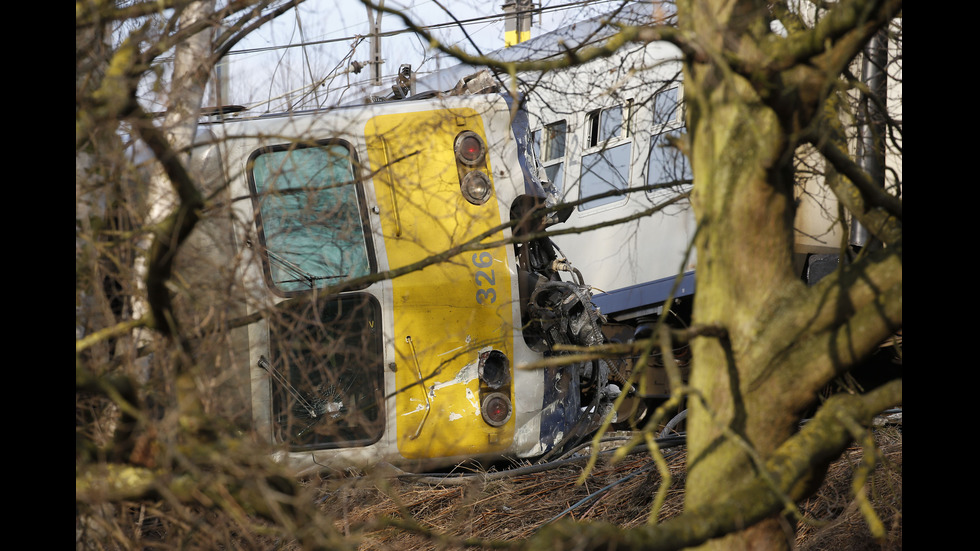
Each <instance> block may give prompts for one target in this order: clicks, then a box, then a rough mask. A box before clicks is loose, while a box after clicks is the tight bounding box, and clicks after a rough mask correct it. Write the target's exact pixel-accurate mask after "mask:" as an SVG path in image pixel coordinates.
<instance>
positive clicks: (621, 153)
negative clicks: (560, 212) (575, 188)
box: [578, 102, 632, 211]
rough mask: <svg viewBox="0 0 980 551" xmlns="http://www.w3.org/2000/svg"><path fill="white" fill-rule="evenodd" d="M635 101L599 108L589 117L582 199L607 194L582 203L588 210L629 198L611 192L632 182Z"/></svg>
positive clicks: (621, 188)
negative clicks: (631, 121)
mask: <svg viewBox="0 0 980 551" xmlns="http://www.w3.org/2000/svg"><path fill="white" fill-rule="evenodd" d="M631 107H632V102H627V103H626V105H625V106H624V105H617V106H614V107H610V108H607V109H601V110H596V111H593V112H591V113H589V114H588V115H587V116H586V132H587V135H586V145H587V147H588V149H586V153H585V154H584V155H583V156H582V177H581V183H580V186H579V198H580V199H587V198H588V197H592V196H597V195H604V194H609V195H605V196H603V197H599V198H597V199H594V200H592V201H588V202H585V203H582V204H581V205H579V207H578V208H579V210H580V211H584V210H588V209H592V208H595V207H599V206H602V205H607V204H611V203H617V202H621V201H625V200H626V197H625V195H618V194H610V192H612V191H616V190H624V189H626V188H628V187H629V181H630V152H631V146H632V140H631V139H630V138H631V132H630V124H629V122H630V113H631Z"/></svg>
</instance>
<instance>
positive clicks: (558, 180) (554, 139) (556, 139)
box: [534, 121, 568, 195]
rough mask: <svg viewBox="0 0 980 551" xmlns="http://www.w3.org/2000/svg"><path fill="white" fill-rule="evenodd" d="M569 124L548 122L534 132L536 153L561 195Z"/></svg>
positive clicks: (549, 179) (549, 178)
mask: <svg viewBox="0 0 980 551" xmlns="http://www.w3.org/2000/svg"><path fill="white" fill-rule="evenodd" d="M567 129H568V125H567V123H566V122H565V121H558V122H554V123H551V124H546V125H545V126H544V128H543V129H542V130H538V131H537V132H535V133H534V138H535V140H534V143H535V146H536V150H535V153H537V154H538V159H540V160H541V164H542V165H543V166H544V171H545V174H547V176H548V181H550V182H551V183H552V185H554V186H555V191H556V192H557V193H558V194H559V195H560V194H561V191H562V187H563V181H562V180H563V178H564V166H565V134H566V131H567Z"/></svg>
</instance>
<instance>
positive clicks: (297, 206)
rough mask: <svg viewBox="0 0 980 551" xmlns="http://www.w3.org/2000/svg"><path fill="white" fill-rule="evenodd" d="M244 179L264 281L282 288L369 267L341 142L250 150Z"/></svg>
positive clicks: (361, 216) (312, 285)
mask: <svg viewBox="0 0 980 551" xmlns="http://www.w3.org/2000/svg"><path fill="white" fill-rule="evenodd" d="M249 166H250V170H249V184H250V186H251V188H252V199H253V205H254V208H255V212H256V216H255V218H256V220H255V223H256V227H257V230H258V236H259V242H260V245H261V249H260V250H261V252H262V257H263V260H264V272H265V276H266V278H267V280H268V282H269V285H270V287H271V288H272V289H273V290H274V291H276V292H277V293H279V294H283V295H288V294H291V293H292V294H295V293H298V292H303V291H309V290H311V289H318V288H322V287H326V286H329V285H332V284H335V283H340V282H343V281H345V280H350V279H354V278H357V277H361V276H365V275H368V274H369V273H371V272H372V271H373V270H374V268H375V261H374V259H373V251H372V248H371V244H370V242H369V241H368V239H367V236H369V235H370V232H369V231H368V230H367V218H366V216H365V206H364V199H363V192H362V190H361V189H360V184H359V183H358V182H357V181H356V180H355V178H354V169H353V167H354V159H353V156H352V153H351V150H350V148H349V147H348V146H347V145H346V144H343V143H336V142H324V143H320V144H317V145H316V146H313V147H295V146H275V147H269V148H264V149H261V150H259V151H257V152H255V153H253V155H252V157H251V158H250V162H249Z"/></svg>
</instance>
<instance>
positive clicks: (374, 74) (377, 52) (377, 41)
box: [364, 0, 385, 86]
mask: <svg viewBox="0 0 980 551" xmlns="http://www.w3.org/2000/svg"><path fill="white" fill-rule="evenodd" d="M364 7H365V8H366V9H367V16H368V23H370V25H371V61H370V64H371V85H372V86H381V14H382V13H384V12H383V11H381V10H380V9H379V10H378V15H377V17H375V16H374V14H373V13H372V10H371V6H370V5H365V6H364ZM378 7H379V8H384V7H385V0H380V1H379V2H378Z"/></svg>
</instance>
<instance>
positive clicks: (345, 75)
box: [224, 0, 617, 111]
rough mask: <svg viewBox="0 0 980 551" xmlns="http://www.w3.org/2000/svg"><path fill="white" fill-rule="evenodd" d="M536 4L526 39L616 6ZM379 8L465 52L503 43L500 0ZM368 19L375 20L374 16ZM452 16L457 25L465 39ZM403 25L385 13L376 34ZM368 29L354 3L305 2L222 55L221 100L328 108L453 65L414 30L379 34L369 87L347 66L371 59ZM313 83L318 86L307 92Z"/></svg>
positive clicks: (424, 1)
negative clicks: (377, 71) (397, 11)
mask: <svg viewBox="0 0 980 551" xmlns="http://www.w3.org/2000/svg"><path fill="white" fill-rule="evenodd" d="M375 2H376V3H377V2H380V0H375ZM535 4H536V6H538V7H541V8H542V13H541V15H540V16H537V17H535V18H534V19H533V20H532V27H531V35H532V37H533V36H539V35H541V34H544V33H546V32H549V31H551V30H554V29H556V28H559V27H561V26H563V25H567V24H571V23H574V22H575V21H578V20H581V19H583V18H587V17H590V16H594V15H596V14H598V13H604V12H607V11H609V10H611V9H612V8H614V7H615V5H616V4H617V2H616V1H615V0H598V1H596V0H593V1H581V0H536V2H535ZM384 5H385V7H390V8H404V9H405V10H406V12H407V13H409V14H410V15H411V16H412V17H413V18H414V20H415V21H417V22H418V23H419V24H422V25H426V26H431V27H432V28H431V32H432V33H433V34H434V35H435V36H436V37H437V38H439V39H440V40H442V41H443V42H445V43H447V44H453V45H458V46H460V47H464V48H466V49H467V50H468V51H470V52H475V50H476V48H479V49H480V51H482V52H483V53H489V52H491V51H493V50H496V49H500V48H502V47H503V46H504V20H503V9H502V6H503V0H491V1H486V0H482V1H481V0H401V1H397V0H385V3H384ZM450 12H451V13H450ZM373 16H374V17H377V12H376V11H375V12H374V13H373ZM454 18H455V19H457V20H459V21H460V22H462V23H463V25H462V27H463V28H464V29H465V34H464V32H463V30H461V29H460V26H459V25H457V24H456V23H455V22H454ZM404 28H405V27H404V25H403V24H402V22H401V20H400V19H398V18H397V17H396V16H394V15H390V14H383V16H382V18H381V22H380V31H381V32H382V33H390V32H397V31H403V30H404ZM370 32H371V25H370V22H369V19H368V11H367V8H366V7H365V6H364V4H362V3H361V2H360V1H358V0H308V1H307V2H305V3H304V4H303V5H302V6H301V7H300V8H299V9H298V10H296V13H295V14H291V15H290V16H288V17H282V18H280V19H279V20H277V21H276V22H275V23H273V24H269V25H267V26H265V27H263V28H262V29H260V30H259V31H257V32H256V33H253V35H252V36H251V37H250V38H249V39H248V40H246V41H243V42H242V43H240V44H239V45H237V46H236V47H235V49H234V50H233V51H232V53H231V54H230V55H229V56H227V61H228V65H227V69H226V74H227V75H228V85H227V86H228V88H227V93H226V94H225V95H226V98H225V101H224V103H226V104H236V105H246V106H248V107H250V108H253V109H256V110H259V111H266V110H281V109H282V108H284V107H285V106H287V105H288V106H293V107H303V108H310V107H315V106H325V105H331V104H335V103H338V102H343V101H346V100H347V99H349V97H345V95H349V96H353V97H359V96H362V95H363V94H364V93H365V92H366V93H375V94H379V95H386V94H388V93H390V92H391V84H392V78H391V77H392V76H393V75H394V74H395V73H396V72H397V70H398V68H399V67H400V66H401V65H403V64H408V65H411V67H412V69H413V71H415V72H416V73H417V74H418V75H419V76H424V75H425V74H427V73H430V72H433V71H437V70H439V69H443V68H446V67H447V66H451V65H456V64H457V62H456V61H455V60H450V59H446V58H445V57H444V56H441V55H438V54H437V53H436V52H434V51H432V50H430V49H429V48H428V47H427V44H424V43H423V42H422V40H421V39H420V38H419V37H417V36H416V35H414V34H413V33H409V32H401V33H398V34H395V35H392V36H383V37H382V38H381V57H382V59H383V61H384V63H383V65H382V78H383V84H382V86H381V87H373V86H371V85H370V76H371V73H370V68H369V67H365V68H364V69H362V70H361V71H360V72H359V73H354V72H352V71H351V66H352V65H351V63H352V62H354V61H357V62H361V63H364V62H367V61H369V60H370V58H371V56H370V54H371V43H370V38H369V35H370ZM467 35H468V37H467ZM470 41H472V43H471V42H470ZM289 46H291V47H289ZM312 82H316V83H318V84H319V86H317V87H316V88H315V89H311V87H310V83H312Z"/></svg>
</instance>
